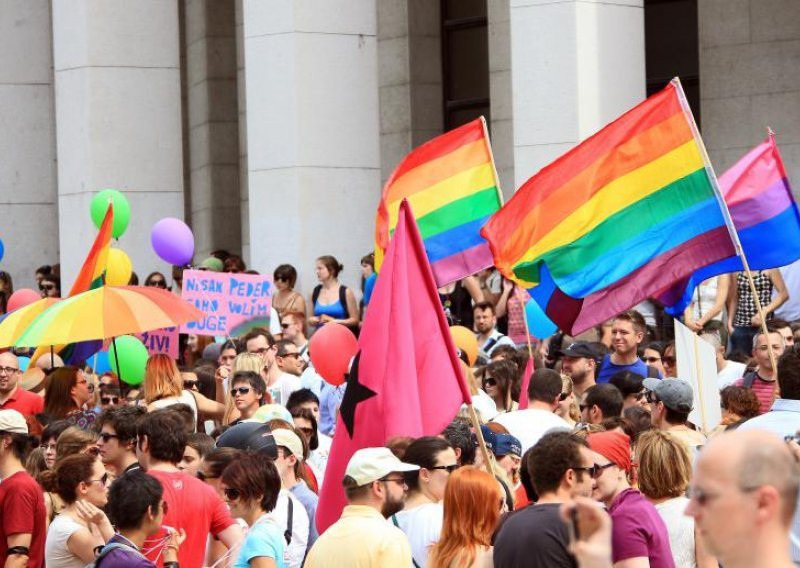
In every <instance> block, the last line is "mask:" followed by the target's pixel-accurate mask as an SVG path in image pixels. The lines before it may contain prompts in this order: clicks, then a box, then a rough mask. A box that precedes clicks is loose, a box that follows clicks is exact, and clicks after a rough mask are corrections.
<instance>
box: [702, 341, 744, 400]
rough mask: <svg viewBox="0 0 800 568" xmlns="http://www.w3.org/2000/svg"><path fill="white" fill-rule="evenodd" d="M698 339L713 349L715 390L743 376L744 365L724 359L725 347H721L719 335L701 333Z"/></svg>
mask: <svg viewBox="0 0 800 568" xmlns="http://www.w3.org/2000/svg"><path fill="white" fill-rule="evenodd" d="M700 338H701V339H705V340H706V341H708V342H709V343H710V344H711V345H712V346H713V347H714V352H715V353H716V355H717V388H719V390H722V389H724V388H725V387H727V386H729V385H732V384H733V383H735V382H736V381H738V380H739V379H741V378H742V377H743V376H744V373H745V371H746V370H747V366H746V365H745V364H744V363H739V362H737V361H728V360H727V359H725V347H724V346H723V345H722V341H721V340H720V337H719V334H717V333H703V334H702V335H700Z"/></svg>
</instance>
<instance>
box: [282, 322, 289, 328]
mask: <svg viewBox="0 0 800 568" xmlns="http://www.w3.org/2000/svg"><path fill="white" fill-rule="evenodd" d="M281 327H282V328H283V329H286V328H287V327H289V324H288V323H281Z"/></svg>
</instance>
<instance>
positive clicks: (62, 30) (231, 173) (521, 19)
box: [0, 0, 800, 291]
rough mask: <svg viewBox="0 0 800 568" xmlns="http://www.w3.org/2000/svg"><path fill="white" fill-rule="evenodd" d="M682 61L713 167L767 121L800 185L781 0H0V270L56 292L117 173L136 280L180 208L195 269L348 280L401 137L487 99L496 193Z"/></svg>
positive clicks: (469, 111) (721, 165)
mask: <svg viewBox="0 0 800 568" xmlns="http://www.w3.org/2000/svg"><path fill="white" fill-rule="evenodd" d="M675 75H679V76H680V77H681V78H682V81H683V85H684V88H685V90H686V92H687V95H688V97H689V100H690V103H691V104H692V107H693V109H694V110H695V113H696V116H697V117H698V122H699V123H700V126H701V130H702V133H703V136H704V139H705V142H706V145H707V148H708V151H709V154H710V156H711V158H712V161H713V163H714V165H715V167H716V169H717V171H718V172H722V171H724V170H725V169H726V168H727V167H729V166H730V165H731V164H733V163H734V162H735V161H736V160H737V159H738V157H739V156H741V155H742V154H744V153H745V152H746V151H747V150H748V149H749V148H750V147H752V146H753V145H755V144H757V143H758V142H760V141H761V140H762V139H763V138H764V137H765V135H766V127H767V126H771V127H772V128H773V129H774V130H775V131H776V132H777V133H778V142H779V145H780V147H781V150H782V152H783V156H784V159H785V161H786V163H787V168H788V170H789V176H790V180H792V181H794V182H795V184H796V185H798V184H800V181H799V180H800V2H797V0H558V1H556V0H323V1H320V0H314V1H312V0H136V1H133V0H0V125H1V126H2V128H0V215H2V220H3V222H2V225H0V239H2V241H3V243H4V244H5V257H4V258H3V260H2V262H0V268H2V269H4V270H6V271H8V272H10V273H11V274H12V276H13V277H14V279H15V286H16V287H17V288H19V287H29V286H31V285H32V284H33V271H34V269H35V267H36V266H38V265H40V264H53V263H56V262H60V263H61V272H62V280H63V282H62V288H65V289H66V288H67V287H68V286H69V284H70V283H71V281H72V279H73V278H74V275H75V274H76V273H77V270H78V267H79V265H80V262H81V261H82V259H83V257H84V255H85V254H86V252H87V251H88V247H89V245H90V243H91V240H92V238H93V236H94V234H95V232H96V230H95V228H94V226H93V225H92V223H91V220H90V218H89V213H88V211H89V203H90V201H91V198H92V195H93V194H94V193H95V192H96V191H98V190H100V189H104V188H108V187H111V188H116V189H119V190H121V191H123V192H124V193H125V194H126V196H127V197H128V199H129V200H130V202H131V208H132V214H131V225H130V227H129V229H128V231H127V233H126V234H125V235H123V236H122V237H121V238H120V240H119V242H118V244H117V246H119V247H120V248H122V249H123V250H125V251H126V252H127V253H128V254H129V255H130V257H131V258H132V260H133V263H134V269H135V270H136V271H137V273H138V274H139V275H140V277H143V276H144V275H146V274H147V273H149V272H150V271H152V270H162V271H165V272H166V271H167V270H168V267H167V266H166V265H165V264H164V263H163V262H161V261H160V260H159V259H158V258H157V257H156V256H155V254H154V253H153V251H152V249H151V247H150V243H149V233H150V229H151V227H152V226H153V224H154V223H155V222H156V221H158V220H159V219H161V218H163V217H167V216H173V217H179V218H183V219H185V220H186V221H187V223H189V225H190V226H191V227H192V229H193V231H194V235H195V241H196V259H197V260H198V261H199V260H200V259H202V258H204V257H205V256H207V255H208V253H209V252H210V251H212V250H214V249H219V248H224V249H228V250H230V251H232V252H236V253H238V252H241V253H242V255H243V257H244V258H245V260H246V262H247V264H248V266H249V267H251V268H254V269H256V270H259V271H262V272H271V271H272V270H273V268H274V267H275V266H276V265H277V264H280V263H283V262H289V263H291V264H294V265H295V266H296V267H297V268H298V271H299V272H300V283H299V284H300V288H301V289H303V290H304V291H309V290H310V289H311V287H312V286H313V284H314V283H315V282H314V271H313V265H314V259H315V258H316V257H317V256H319V255H322V254H333V255H334V256H336V257H337V258H338V259H339V260H340V261H341V262H342V263H343V264H344V265H345V272H344V274H343V280H344V282H345V283H347V284H349V285H351V286H356V285H357V282H358V278H359V271H358V261H359V259H360V257H361V256H362V255H363V254H365V253H367V252H368V251H369V250H370V249H371V247H372V243H373V239H372V234H373V230H374V214H375V208H376V204H377V202H378V199H379V197H380V191H381V186H382V182H383V181H384V180H385V179H386V178H387V177H388V175H389V174H390V173H391V171H392V169H393V168H394V167H395V166H396V164H397V163H398V162H399V160H400V159H402V157H403V156H404V155H405V154H406V153H407V152H408V151H409V150H411V149H412V148H413V147H415V146H417V145H419V144H420V143H422V142H424V141H426V140H428V139H430V138H432V137H433V136H435V135H437V134H439V133H441V132H443V131H444V130H446V129H449V128H452V127H455V126H458V125H459V124H463V123H464V122H466V121H468V120H471V119H472V118H475V117H476V116H479V115H481V114H483V115H485V116H486V117H487V120H488V122H489V127H490V131H491V136H492V144H493V150H494V154H495V161H496V164H497V169H498V173H499V176H500V181H501V184H502V187H503V192H504V194H505V195H506V197H508V196H510V195H511V194H512V193H513V191H514V189H515V188H516V187H519V186H520V185H521V184H522V183H523V182H524V181H525V180H526V179H527V178H528V177H530V176H531V175H532V174H534V173H535V172H536V171H537V170H538V169H539V168H541V167H542V166H544V165H545V164H547V163H548V162H549V161H551V160H552V159H554V158H555V157H557V156H558V155H560V154H561V153H563V152H565V151H566V150H568V149H569V148H571V147H572V146H574V145H575V144H576V143H577V142H579V141H580V140H582V139H584V138H586V137H587V136H589V135H590V134H592V133H593V132H595V131H596V130H597V129H599V128H600V127H602V126H603V125H604V124H606V123H607V122H609V121H610V120H612V119H613V118H615V117H616V116H617V115H619V114H620V113H622V112H624V111H625V110H626V109H628V108H630V107H631V106H633V105H635V104H636V103H638V102H639V101H641V100H642V99H643V98H644V97H645V96H646V94H648V93H652V92H654V91H656V90H658V89H660V88H662V87H663V86H664V85H665V84H666V83H667V82H668V81H669V80H670V79H671V78H672V77H673V76H675Z"/></svg>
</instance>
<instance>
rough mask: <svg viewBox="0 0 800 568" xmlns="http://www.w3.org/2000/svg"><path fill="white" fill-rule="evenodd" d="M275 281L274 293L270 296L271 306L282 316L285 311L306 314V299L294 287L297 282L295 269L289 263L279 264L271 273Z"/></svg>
mask: <svg viewBox="0 0 800 568" xmlns="http://www.w3.org/2000/svg"><path fill="white" fill-rule="evenodd" d="M272 278H273V281H274V282H275V290H276V292H275V294H274V295H273V296H272V307H273V308H275V311H276V312H278V316H280V317H283V314H285V313H286V312H302V314H303V316H306V315H307V314H306V301H305V299H303V295H302V294H301V293H300V292H298V291H297V290H295V289H294V286H295V284H297V270H295V268H294V266H292V265H291V264H281V265H280V266H278V268H276V269H275V272H273V273H272Z"/></svg>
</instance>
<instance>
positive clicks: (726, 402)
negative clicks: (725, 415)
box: [719, 386, 759, 418]
mask: <svg viewBox="0 0 800 568" xmlns="http://www.w3.org/2000/svg"><path fill="white" fill-rule="evenodd" d="M719 401H720V404H721V405H722V408H724V409H725V410H727V411H728V412H732V413H733V414H736V415H737V416H739V417H741V418H753V417H754V416H758V414H759V404H758V397H757V396H756V393H755V392H753V391H752V390H751V389H748V388H746V387H735V386H728V387H725V388H724V389H722V391H720V393H719Z"/></svg>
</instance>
